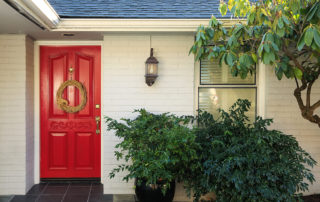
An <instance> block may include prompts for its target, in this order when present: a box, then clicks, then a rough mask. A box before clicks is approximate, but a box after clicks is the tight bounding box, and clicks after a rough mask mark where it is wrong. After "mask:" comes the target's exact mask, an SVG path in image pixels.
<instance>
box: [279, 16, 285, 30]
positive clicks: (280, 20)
mask: <svg viewBox="0 0 320 202" xmlns="http://www.w3.org/2000/svg"><path fill="white" fill-rule="evenodd" d="M283 26H284V24H283V21H282V18H279V20H278V27H279V28H280V29H282V28H283Z"/></svg>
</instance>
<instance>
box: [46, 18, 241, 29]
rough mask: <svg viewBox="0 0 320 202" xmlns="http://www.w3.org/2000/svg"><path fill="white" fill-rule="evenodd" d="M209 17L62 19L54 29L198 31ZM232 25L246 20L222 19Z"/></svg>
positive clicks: (206, 23) (207, 21) (227, 25)
mask: <svg viewBox="0 0 320 202" xmlns="http://www.w3.org/2000/svg"><path fill="white" fill-rule="evenodd" d="M209 20H210V19H209V18H208V19H61V21H60V23H59V25H58V26H57V28H56V29H54V30H52V31H59V32H75V31H96V32H196V30H197V28H198V27H199V25H201V24H203V25H208V23H209ZM220 21H221V22H223V23H224V26H226V27H231V26H232V25H233V24H235V22H237V21H238V22H240V21H241V22H242V23H245V21H244V20H237V19H220Z"/></svg>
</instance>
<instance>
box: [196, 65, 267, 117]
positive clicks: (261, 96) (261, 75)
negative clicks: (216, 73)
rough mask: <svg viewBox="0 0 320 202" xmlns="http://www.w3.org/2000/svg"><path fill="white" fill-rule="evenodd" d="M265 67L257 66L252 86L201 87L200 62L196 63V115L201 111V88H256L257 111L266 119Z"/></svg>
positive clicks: (258, 114)
mask: <svg viewBox="0 0 320 202" xmlns="http://www.w3.org/2000/svg"><path fill="white" fill-rule="evenodd" d="M265 69H266V68H265V65H263V64H262V63H258V64H257V68H256V82H255V84H252V85H241V84H235V85H233V84H232V85H230V84H225V85H221V84H219V85H200V61H195V71H194V72H195V74H194V76H195V77H194V82H195V85H194V86H195V88H194V90H195V95H194V101H195V107H194V113H195V114H196V113H197V110H198V109H199V102H198V101H199V100H198V99H199V98H198V96H199V87H212V88H214V87H255V88H256V90H257V91H256V92H257V98H256V110H257V116H261V117H262V118H264V116H265V95H266V92H265V90H266V87H265V86H266V70H265Z"/></svg>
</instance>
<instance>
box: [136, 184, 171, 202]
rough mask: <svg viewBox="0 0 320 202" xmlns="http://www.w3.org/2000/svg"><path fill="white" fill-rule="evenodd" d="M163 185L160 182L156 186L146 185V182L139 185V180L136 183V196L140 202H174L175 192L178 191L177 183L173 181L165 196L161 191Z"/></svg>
mask: <svg viewBox="0 0 320 202" xmlns="http://www.w3.org/2000/svg"><path fill="white" fill-rule="evenodd" d="M162 185H163V183H161V182H158V183H157V185H156V186H155V187H156V188H154V187H152V185H146V183H145V181H143V182H142V183H141V184H140V185H138V184H137V180H136V181H135V186H136V190H135V191H136V196H137V199H138V201H139V202H172V200H173V197H174V192H175V189H176V183H175V182H174V181H173V182H171V183H170V188H169V189H167V191H166V194H165V195H163V193H162V191H161V188H160V187H161V186H162Z"/></svg>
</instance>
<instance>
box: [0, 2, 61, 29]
mask: <svg viewBox="0 0 320 202" xmlns="http://www.w3.org/2000/svg"><path fill="white" fill-rule="evenodd" d="M5 1H6V2H7V3H8V4H10V5H11V6H12V7H13V8H15V9H16V10H17V11H18V12H19V13H21V14H22V15H24V16H25V17H27V18H28V19H29V20H31V21H33V22H34V23H36V24H37V25H38V26H40V27H41V28H43V29H47V30H52V29H55V28H56V26H57V24H58V23H59V22H60V17H59V15H58V14H57V13H56V11H55V10H54V9H53V8H52V6H51V5H50V4H49V2H48V1H47V0H5Z"/></svg>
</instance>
